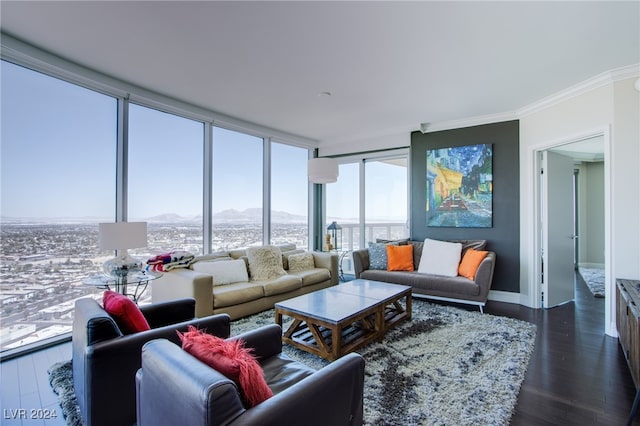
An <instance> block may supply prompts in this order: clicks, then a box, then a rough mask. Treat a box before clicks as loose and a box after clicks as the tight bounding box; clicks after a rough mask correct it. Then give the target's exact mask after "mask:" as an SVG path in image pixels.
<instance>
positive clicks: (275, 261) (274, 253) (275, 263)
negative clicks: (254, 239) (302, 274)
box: [247, 246, 286, 281]
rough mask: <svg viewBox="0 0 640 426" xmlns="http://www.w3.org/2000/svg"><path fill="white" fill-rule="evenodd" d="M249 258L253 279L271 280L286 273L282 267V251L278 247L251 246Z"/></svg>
mask: <svg viewBox="0 0 640 426" xmlns="http://www.w3.org/2000/svg"><path fill="white" fill-rule="evenodd" d="M247 258H248V259H249V271H250V272H251V279H252V280H255V281H261V280H271V279H274V278H277V277H279V276H281V275H285V274H286V272H285V271H284V268H283V267H282V252H281V251H280V249H279V248H278V247H275V246H261V247H249V248H248V249H247Z"/></svg>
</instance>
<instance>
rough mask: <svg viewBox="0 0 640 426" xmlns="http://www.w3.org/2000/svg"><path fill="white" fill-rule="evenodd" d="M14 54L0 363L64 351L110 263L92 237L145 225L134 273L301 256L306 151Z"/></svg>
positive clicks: (7, 95)
mask: <svg viewBox="0 0 640 426" xmlns="http://www.w3.org/2000/svg"><path fill="white" fill-rule="evenodd" d="M12 43H15V42H12V41H11V40H10V38H9V39H7V38H3V46H5V45H11V44H12ZM20 46H21V44H20V43H18V44H17V45H16V46H15V49H8V50H3V51H2V52H0V54H1V55H2V61H1V62H0V64H1V69H0V75H1V90H0V94H1V96H2V97H1V104H2V109H1V117H0V118H1V121H2V128H1V132H2V134H1V138H2V145H1V147H0V148H1V153H0V154H1V157H0V161H1V164H0V166H1V167H0V172H1V181H0V185H1V188H0V189H1V193H0V197H1V199H0V201H1V204H0V236H1V243H2V245H1V249H0V352H2V353H3V355H5V356H6V354H7V353H11V352H13V351H9V352H7V350H11V349H18V350H20V349H22V348H23V347H25V345H28V344H30V343H35V344H38V342H41V341H42V340H45V339H47V338H49V337H53V338H55V337H58V336H66V337H67V338H68V336H69V334H70V333H69V332H70V331H71V324H72V320H73V307H74V302H75V299H77V298H79V297H95V298H97V299H99V298H101V295H102V292H103V289H102V288H96V287H95V286H91V285H89V284H86V282H87V278H88V277H90V276H91V275H95V274H97V273H99V272H101V271H102V264H103V262H104V261H105V260H106V259H108V258H111V257H113V255H114V253H113V252H110V251H109V252H107V251H100V250H99V248H98V223H101V222H114V221H116V219H117V220H127V221H145V222H147V224H148V245H147V247H146V248H143V249H136V250H132V254H133V255H134V256H137V257H138V258H140V259H142V260H145V257H147V256H153V255H156V254H159V253H161V252H167V251H173V250H186V251H189V252H191V253H193V254H196V255H197V254H202V253H208V252H210V251H216V250H226V249H234V248H244V247H248V246H253V245H261V244H265V243H268V242H272V243H274V244H280V243H285V242H287V243H289V242H291V243H295V244H296V245H298V246H301V247H307V246H308V240H309V235H308V230H309V223H308V220H309V218H308V211H309V209H308V198H309V196H308V187H309V186H308V183H307V177H306V163H307V158H308V155H309V151H308V148H300V147H297V145H299V144H302V145H305V144H308V145H309V148H311V145H312V142H311V141H305V140H302V141H301V140H299V138H298V137H296V136H293V135H288V134H286V133H284V132H277V131H270V130H269V131H265V129H264V128H262V127H259V126H256V128H255V129H254V128H252V125H251V124H248V123H246V122H244V121H238V122H237V123H236V122H235V120H234V119H231V118H229V117H226V116H225V123H226V124H225V125H228V126H230V127H232V128H234V129H236V130H229V129H227V128H223V127H221V126H217V125H213V124H212V120H213V122H215V120H216V117H217V113H215V112H213V111H205V110H203V109H201V108H199V107H197V106H194V105H189V104H187V103H184V102H180V103H177V102H176V103H174V102H172V101H171V100H170V99H168V98H164V97H162V96H156V95H154V94H151V93H149V92H145V91H144V90H142V91H141V92H140V93H136V90H135V88H134V86H131V85H130V84H128V83H126V82H122V81H119V80H116V79H113V78H110V77H107V76H99V75H97V74H96V73H94V72H92V71H89V70H83V69H82V68H81V67H79V66H77V65H76V64H70V63H66V62H65V61H64V59H62V58H57V59H56V64H55V65H48V60H49V59H50V58H51V55H50V54H48V53H44V52H40V51H38V50H37V49H36V48H30V49H29V51H28V52H23V53H21V54H19V55H18V56H17V57H16V56H13V54H11V53H10V52H12V51H16V52H19V51H20ZM24 58H31V59H33V60H26V61H25V59H24ZM14 62H15V63H17V64H23V65H26V66H28V67H34V68H35V69H37V70H39V71H34V70H32V69H29V68H25V67H22V66H19V65H16V64H14ZM33 64H38V65H33ZM54 76H55V77H54ZM58 77H59V78H58ZM94 78H95V79H96V80H94ZM63 79H64V80H63ZM78 82H80V83H79V84H78ZM90 88H93V89H95V90H91V89H90ZM132 89H134V90H132ZM119 117H122V118H123V121H122V122H121V123H119V122H118V120H119ZM240 129H242V130H241V131H240ZM127 130H128V133H125V131H127ZM243 132H246V133H243ZM263 133H264V134H263ZM274 133H275V134H274ZM256 135H259V136H256ZM209 137H210V138H211V139H210V140H209ZM275 139H277V140H278V141H279V142H282V143H275V142H272V140H275ZM284 141H286V143H285V142H284ZM290 143H291V144H293V145H289V144H290ZM267 144H268V145H267ZM294 145H295V146H294ZM265 147H267V148H268V149H265ZM265 164H269V165H270V167H268V168H265V167H264V165H265ZM123 166H126V170H125V169H124V168H123ZM267 183H270V185H267ZM265 206H269V207H270V209H269V210H268V211H266V212H263V209H264V208H265ZM210 214H211V217H210V216H209V215H210ZM203 215H206V217H203ZM265 225H266V226H265ZM267 231H269V232H267ZM205 236H206V237H205ZM209 236H211V238H210V239H209V238H208V237H209Z"/></svg>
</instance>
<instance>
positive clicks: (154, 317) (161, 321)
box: [140, 298, 196, 328]
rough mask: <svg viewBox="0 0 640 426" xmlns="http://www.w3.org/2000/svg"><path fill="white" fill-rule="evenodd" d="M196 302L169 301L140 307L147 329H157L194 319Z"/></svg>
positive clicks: (185, 300) (193, 300) (189, 300)
mask: <svg viewBox="0 0 640 426" xmlns="http://www.w3.org/2000/svg"><path fill="white" fill-rule="evenodd" d="M195 307H196V301H195V299H192V298H187V299H177V300H170V301H168V302H160V303H152V304H150V305H143V306H140V311H141V312H142V315H144V317H145V319H146V320H147V322H148V323H149V327H151V328H158V327H164V326H165V325H171V324H175V323H178V322H183V321H189V320H192V319H193V318H195V315H194V314H195Z"/></svg>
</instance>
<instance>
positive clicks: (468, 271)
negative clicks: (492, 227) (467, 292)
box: [458, 248, 489, 280]
mask: <svg viewBox="0 0 640 426" xmlns="http://www.w3.org/2000/svg"><path fill="white" fill-rule="evenodd" d="M488 253H489V252H488V251H481V250H475V249H472V248H470V249H468V250H467V251H466V253H465V254H464V257H463V258H462V262H460V266H458V275H460V276H462V277H465V278H469V279H470V280H474V279H475V278H476V272H477V271H478V267H479V266H480V264H481V263H482V261H483V260H484V258H485V257H487V254H488Z"/></svg>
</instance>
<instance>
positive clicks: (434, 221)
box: [426, 144, 493, 228]
mask: <svg viewBox="0 0 640 426" xmlns="http://www.w3.org/2000/svg"><path fill="white" fill-rule="evenodd" d="M426 190H427V206H426V209H427V226H440V227H454V228H491V226H492V225H493V222H492V220H493V214H492V211H493V149H492V145H491V144H481V145H468V146H457V147H452V148H441V149H432V150H427V188H426Z"/></svg>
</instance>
